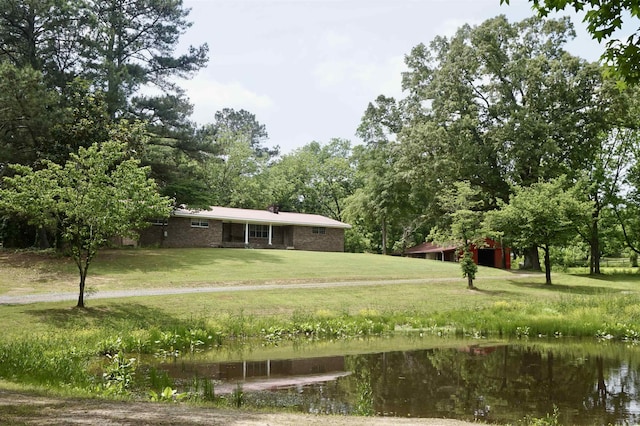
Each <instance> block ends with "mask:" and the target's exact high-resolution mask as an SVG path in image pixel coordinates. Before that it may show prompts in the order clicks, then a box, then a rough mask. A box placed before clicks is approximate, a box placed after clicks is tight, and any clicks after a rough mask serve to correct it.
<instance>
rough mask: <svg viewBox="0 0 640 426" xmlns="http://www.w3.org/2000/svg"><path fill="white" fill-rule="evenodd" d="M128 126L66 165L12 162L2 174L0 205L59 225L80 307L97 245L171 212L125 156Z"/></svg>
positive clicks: (45, 223)
mask: <svg viewBox="0 0 640 426" xmlns="http://www.w3.org/2000/svg"><path fill="white" fill-rule="evenodd" d="M127 130H128V129H127V128H123V129H121V132H119V133H114V134H112V141H110V142H106V143H104V144H102V145H101V146H99V145H97V144H94V145H92V146H91V147H89V148H88V149H85V148H80V151H79V153H78V154H72V155H71V157H70V159H69V161H67V162H66V163H65V165H64V166H60V165H58V164H55V163H53V162H44V163H43V167H42V168H40V169H38V170H34V169H32V168H30V167H27V166H20V165H14V166H13V169H14V170H15V172H16V173H17V174H16V175H15V176H13V177H5V179H4V185H5V189H2V190H0V194H1V195H2V197H0V199H1V201H0V209H2V210H4V211H7V212H14V213H16V214H18V215H21V216H24V217H25V218H27V219H28V220H29V222H30V223H32V224H34V225H40V226H45V227H48V228H52V227H54V226H55V227H57V228H58V229H59V231H60V232H61V234H62V237H63V239H64V241H65V243H66V244H67V246H68V248H69V250H70V251H71V255H72V257H73V259H74V261H75V262H76V266H77V267H78V270H79V272H80V296H79V299H78V306H79V307H83V306H84V299H83V297H84V289H85V279H86V275H87V271H88V269H89V265H90V264H91V261H92V260H93V258H94V256H95V255H96V253H97V251H98V249H99V248H100V247H101V246H103V245H104V244H105V243H106V241H107V239H108V238H110V237H113V236H132V235H135V230H136V229H140V228H142V227H144V226H146V225H147V221H148V220H149V219H150V218H154V217H166V216H168V214H169V209H170V204H169V199H167V198H165V197H161V196H160V195H159V194H158V193H157V190H156V185H155V183H154V182H153V181H151V180H150V179H148V178H147V173H148V170H147V169H145V168H141V167H139V162H138V160H135V159H133V158H127V157H128V153H127V151H126V144H125V143H123V142H122V139H125V140H126V139H127V138H128V137H129V133H128V132H127ZM133 130H134V131H135V129H133Z"/></svg>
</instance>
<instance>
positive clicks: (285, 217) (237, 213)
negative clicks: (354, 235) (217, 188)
mask: <svg viewBox="0 0 640 426" xmlns="http://www.w3.org/2000/svg"><path fill="white" fill-rule="evenodd" d="M172 216H175V217H198V218H202V219H212V220H221V221H223V222H237V223H252V224H270V225H299V226H320V227H325V228H342V229H349V228H351V225H349V224H348V223H344V222H340V221H338V220H334V219H331V218H328V217H325V216H321V215H318V214H308V213H291V212H283V211H280V212H279V213H273V212H270V211H268V210H251V209H236V208H232V207H217V206H212V207H210V208H209V209H206V210H189V209H176V210H174V211H173V213H172Z"/></svg>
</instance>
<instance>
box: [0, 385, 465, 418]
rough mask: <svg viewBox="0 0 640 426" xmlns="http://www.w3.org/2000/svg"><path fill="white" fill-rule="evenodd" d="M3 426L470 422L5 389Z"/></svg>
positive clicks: (0, 406)
mask: <svg viewBox="0 0 640 426" xmlns="http://www.w3.org/2000/svg"><path fill="white" fill-rule="evenodd" d="M0 424H2V425H101V426H102V425H136V426H137V425H154V426H156V425H158V426H163V425H177V426H180V425H231V426H258V425H270V426H275V425H282V426H298V425H311V426H391V425H400V426H403V425H404V426H408V425H417V426H418V425H422V426H434V425H442V426H465V425H472V424H474V423H468V422H463V421H459V420H451V419H400V418H394V417H344V416H314V415H304V414H290V413H260V412H255V411H243V410H229V409H220V408H206V407H197V406H191V405H187V404H182V403H179V404H171V403H150V402H118V401H105V400H99V399H66V398H50V397H42V396H34V395H28V394H24V393H17V392H10V391H4V390H0Z"/></svg>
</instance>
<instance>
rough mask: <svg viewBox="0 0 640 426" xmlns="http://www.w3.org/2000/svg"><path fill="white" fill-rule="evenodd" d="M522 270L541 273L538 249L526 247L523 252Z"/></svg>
mask: <svg viewBox="0 0 640 426" xmlns="http://www.w3.org/2000/svg"><path fill="white" fill-rule="evenodd" d="M524 269H529V270H532V271H541V270H542V268H541V267H540V256H539V255H538V247H528V248H526V249H525V250H524Z"/></svg>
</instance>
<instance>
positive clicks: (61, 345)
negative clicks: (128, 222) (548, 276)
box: [0, 249, 640, 417]
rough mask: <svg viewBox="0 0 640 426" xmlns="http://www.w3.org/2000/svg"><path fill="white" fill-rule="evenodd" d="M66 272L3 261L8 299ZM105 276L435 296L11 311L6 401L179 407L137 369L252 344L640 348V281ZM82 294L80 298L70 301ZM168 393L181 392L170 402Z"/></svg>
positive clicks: (257, 256)
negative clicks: (437, 341)
mask: <svg viewBox="0 0 640 426" xmlns="http://www.w3.org/2000/svg"><path fill="white" fill-rule="evenodd" d="M66 263H67V260H66V259H64V258H59V257H55V256H42V255H40V254H33V253H24V252H22V253H12V252H9V251H7V250H4V251H0V266H1V267H2V269H3V270H5V271H7V272H6V273H4V274H3V277H2V278H0V295H11V294H25V293H26V292H28V290H29V288H30V287H34V288H35V292H40V291H44V290H45V289H46V287H47V285H48V284H49V283H50V284H51V287H52V288H53V289H54V290H55V291H59V289H61V288H62V287H63V283H64V282H66V280H67V276H66V274H68V273H69V272H67V270H66V268H67V267H68V265H67V264H66ZM94 267H95V275H94V276H93V277H92V276H90V277H89V279H88V283H90V284H89V285H91V283H92V282H96V283H99V286H100V289H99V290H98V291H107V290H110V289H117V288H123V287H124V286H125V285H126V286H134V285H135V284H133V283H135V282H136V280H139V285H135V286H136V288H153V287H156V286H157V283H160V282H165V283H167V284H171V285H173V286H174V287H180V286H189V285H190V284H191V283H200V282H204V280H205V278H206V277H207V276H209V277H210V280H211V281H210V282H218V281H217V280H220V281H224V282H225V283H227V285H230V286H233V285H241V284H238V283H237V282H240V281H242V282H247V281H250V282H258V283H259V282H262V283H265V282H274V281H278V282H281V283H285V284H286V283H288V282H304V281H305V280H310V281H313V280H314V279H318V277H319V274H323V273H324V274H327V277H326V278H327V281H331V280H332V279H338V278H341V279H343V280H349V279H353V280H366V279H367V277H369V278H368V279H369V280H370V281H371V282H372V283H375V281H376V280H378V281H382V280H384V279H401V278H405V279H408V278H418V277H419V276H420V274H422V277H423V278H424V279H425V282H416V283H407V284H394V285H384V284H377V285H362V286H354V287H347V288H331V289H325V288H282V289H274V290H269V291H264V290H262V291H246V292H231V291H230V292H224V291H222V292H216V293H215V294H213V293H195V294H180V295H168V296H146V297H128V298H116V299H91V297H90V295H89V297H88V299H87V308H86V309H77V308H73V307H71V304H72V303H71V302H69V301H65V302H42V303H33V304H26V305H4V306H1V307H0V320H1V321H2V322H3V324H4V325H5V331H4V333H3V336H4V337H3V339H2V342H0V388H5V389H6V388H7V387H11V388H14V389H17V390H24V391H27V390H34V389H40V390H46V393H47V394H49V395H55V396H73V397H80V396H84V397H106V398H116V399H126V400H147V401H149V400H155V401H162V400H171V399H175V397H176V390H175V389H173V387H172V386H171V385H170V384H169V385H168V386H164V385H165V384H166V383H163V384H162V386H158V383H155V385H154V383H151V382H149V380H148V379H144V380H143V379H142V378H141V377H140V376H141V375H140V374H136V361H135V359H136V358H138V357H140V356H146V355H156V356H157V355H158V354H164V355H165V356H175V355H176V354H181V353H182V354H183V353H189V352H194V351H201V350H204V349H208V348H216V347H227V346H233V345H238V344H248V343H249V342H252V343H256V342H257V343H258V344H259V345H266V346H278V345H284V344H288V343H291V342H308V341H315V342H322V341H336V340H349V339H357V338H368V337H378V336H392V335H398V334H402V333H411V332H414V331H415V332H419V333H422V334H424V335H430V336H439V337H456V338H460V337H464V338H476V339H485V338H491V339H504V340H509V339H541V338H561V337H578V338H586V339H592V340H593V341H594V342H597V341H600V340H607V341H609V340H611V341H627V342H634V343H635V342H637V341H639V340H640V291H639V290H638V284H639V283H640V274H638V273H631V272H632V270H628V271H627V272H628V273H620V271H619V270H618V273H616V274H610V275H607V274H604V275H600V276H597V277H590V276H585V275H579V274H569V273H563V274H560V273H558V274H556V273H554V282H555V283H556V284H554V285H553V286H545V285H544V282H545V277H544V274H531V275H530V276H527V277H524V278H522V277H520V278H518V279H513V273H510V272H506V271H499V270H495V269H490V268H482V267H481V268H480V269H479V272H478V276H479V277H480V278H481V277H482V276H483V275H484V276H487V277H488V276H491V278H487V279H486V280H482V281H479V282H478V287H479V288H478V289H477V290H468V289H467V288H466V286H465V283H464V280H463V279H462V278H461V277H460V276H459V274H460V272H459V269H458V265H457V264H448V263H446V262H436V261H426V260H422V259H407V258H399V257H382V256H375V255H364V254H363V255H352V254H346V253H345V254H342V256H340V255H335V254H325V253H304V252H288V251H282V252H276V251H268V250H262V251H261V250H226V251H225V250H214V249H212V250H111V251H107V252H106V253H105V254H104V255H103V256H101V257H99V258H98V260H97V261H96V264H95V265H94ZM230 270H233V272H231V271H230ZM278 271H281V273H280V276H281V278H280V279H279V280H278V279H277V277H278ZM225 274H226V275H225ZM234 274H235V275H234ZM261 274H262V276H263V277H264V279H263V281H260V279H259V277H260V275H261ZM221 276H223V278H220V277H221ZM238 277H244V278H245V279H244V280H242V279H239V278H238ZM452 278H460V280H459V281H458V280H452ZM38 280H39V281H38ZM189 280H192V281H191V282H190V281H189ZM234 280H235V281H236V283H235V284H234ZM73 289H74V287H73V284H70V285H68V286H67V287H65V291H72V290H73ZM541 341H543V340H541ZM167 387H168V388H169V389H170V391H171V392H170V393H169V394H164V393H163V392H165V391H166V388H167ZM179 394H181V395H185V396H184V400H189V401H192V402H198V403H211V401H213V400H214V402H213V403H214V404H217V406H226V407H234V406H238V404H237V400H235V402H234V399H233V398H234V395H231V396H229V397H215V398H214V397H213V396H212V395H209V397H207V394H206V390H205V391H204V392H203V389H200V390H199V391H198V392H191V393H189V392H180V393H179ZM236 397H237V395H236ZM1 412H2V407H0V413H1ZM0 417H1V416H0Z"/></svg>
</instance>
